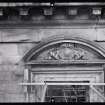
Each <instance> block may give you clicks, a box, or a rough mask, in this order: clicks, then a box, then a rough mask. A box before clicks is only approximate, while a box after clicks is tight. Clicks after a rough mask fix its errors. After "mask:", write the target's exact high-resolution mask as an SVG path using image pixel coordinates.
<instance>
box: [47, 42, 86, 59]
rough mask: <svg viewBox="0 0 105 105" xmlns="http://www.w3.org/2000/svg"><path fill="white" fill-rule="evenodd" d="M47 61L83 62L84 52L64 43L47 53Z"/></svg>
mask: <svg viewBox="0 0 105 105" xmlns="http://www.w3.org/2000/svg"><path fill="white" fill-rule="evenodd" d="M48 59H53V60H59V59H63V60H83V59H87V58H86V51H84V50H83V49H81V48H76V47H74V45H73V44H69V43H65V44H63V45H61V46H60V47H58V48H57V47H56V48H52V49H50V50H49V51H48Z"/></svg>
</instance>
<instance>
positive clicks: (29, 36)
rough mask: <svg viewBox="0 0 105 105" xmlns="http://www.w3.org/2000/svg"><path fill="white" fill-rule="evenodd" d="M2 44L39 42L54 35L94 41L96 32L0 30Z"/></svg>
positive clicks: (93, 30)
mask: <svg viewBox="0 0 105 105" xmlns="http://www.w3.org/2000/svg"><path fill="white" fill-rule="evenodd" d="M1 34H2V41H3V42H19V41H35V42H39V41H41V40H42V39H43V38H47V37H50V36H54V35H61V34H63V35H70V36H78V37H83V38H86V39H89V40H95V39H96V30H95V29H94V28H93V29H91V28H90V29H88V28H87V29H72V28H68V29H66V28H65V29H62V28H58V29H54V28H52V29H46V28H44V29H40V28H39V29H6V30H5V29H3V30H1Z"/></svg>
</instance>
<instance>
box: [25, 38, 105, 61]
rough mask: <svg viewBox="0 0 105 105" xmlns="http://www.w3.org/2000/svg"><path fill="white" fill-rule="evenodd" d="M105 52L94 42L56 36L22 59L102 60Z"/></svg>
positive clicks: (34, 48) (43, 42) (36, 47)
mask: <svg viewBox="0 0 105 105" xmlns="http://www.w3.org/2000/svg"><path fill="white" fill-rule="evenodd" d="M104 58H105V51H104V49H103V48H102V47H100V46H99V45H97V44H96V43H95V42H91V41H89V40H86V39H82V38H79V37H70V36H56V37H54V38H48V39H47V40H42V42H41V43H39V44H38V45H37V46H35V47H33V48H32V49H31V50H30V51H29V52H28V53H27V54H26V55H25V56H24V58H23V60H24V62H28V61H31V60H91V59H104Z"/></svg>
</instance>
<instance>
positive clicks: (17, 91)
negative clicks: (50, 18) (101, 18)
mask: <svg viewBox="0 0 105 105" xmlns="http://www.w3.org/2000/svg"><path fill="white" fill-rule="evenodd" d="M8 27H9V26H8ZM56 35H70V36H72V37H81V38H84V39H87V40H90V41H96V40H98V42H95V43H98V44H99V45H100V46H102V47H103V48H104V49H105V42H104V40H105V28H103V27H101V28H100V27H99V28H97V29H96V28H94V27H92V26H88V25H87V26H84V25H80V26H78V28H77V27H72V25H71V26H70V27H69V26H68V27H67V26H63V25H62V26H58V27H56V26H41V27H40V26H35V27H29V28H26V27H22V28H19V27H18V28H17V27H16V28H7V29H6V28H1V29H0V102H24V101H25V97H24V91H23V87H22V86H19V85H18V83H20V82H22V81H23V70H24V66H19V65H18V64H19V63H20V62H21V59H22V57H23V56H24V55H25V54H26V53H27V52H28V51H29V50H30V49H31V48H32V47H34V46H36V45H37V44H38V43H40V42H41V40H42V39H46V38H48V37H51V36H56Z"/></svg>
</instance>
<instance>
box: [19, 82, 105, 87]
mask: <svg viewBox="0 0 105 105" xmlns="http://www.w3.org/2000/svg"><path fill="white" fill-rule="evenodd" d="M45 84H46V85H87V86H89V85H94V86H105V83H44V82H42V83H19V85H23V86H34V85H45Z"/></svg>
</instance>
